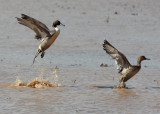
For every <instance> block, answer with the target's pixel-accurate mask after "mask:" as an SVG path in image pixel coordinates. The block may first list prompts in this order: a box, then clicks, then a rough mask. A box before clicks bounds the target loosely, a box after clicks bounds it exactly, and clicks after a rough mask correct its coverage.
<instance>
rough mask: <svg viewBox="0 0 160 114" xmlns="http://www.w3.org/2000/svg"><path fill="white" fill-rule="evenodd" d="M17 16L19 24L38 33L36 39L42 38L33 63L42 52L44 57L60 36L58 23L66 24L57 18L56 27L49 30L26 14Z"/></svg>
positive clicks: (54, 24)
mask: <svg viewBox="0 0 160 114" xmlns="http://www.w3.org/2000/svg"><path fill="white" fill-rule="evenodd" d="M16 18H17V20H18V23H19V24H22V25H24V26H27V27H28V28H30V29H32V30H33V31H34V32H35V33H36V35H35V39H37V40H41V43H40V44H39V46H38V51H37V53H36V55H35V57H34V60H33V64H34V61H35V59H36V57H37V56H38V55H39V54H40V53H41V58H43V57H44V54H45V50H47V49H48V48H49V47H50V46H51V45H52V44H53V42H54V41H55V40H56V38H57V37H58V35H59V33H60V29H59V28H57V26H58V25H62V26H65V25H63V24H62V23H61V22H60V21H59V20H56V21H54V22H53V28H54V29H53V30H49V29H48V27H47V26H46V25H45V24H43V23H42V22H40V21H38V20H36V19H34V18H32V17H30V16H27V15H25V14H21V18H18V17H16Z"/></svg>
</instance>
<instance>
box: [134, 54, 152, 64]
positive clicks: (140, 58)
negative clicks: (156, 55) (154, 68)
mask: <svg viewBox="0 0 160 114" xmlns="http://www.w3.org/2000/svg"><path fill="white" fill-rule="evenodd" d="M143 60H150V59H148V58H146V57H145V56H140V57H139V58H138V61H137V65H139V66H140V65H141V61H143Z"/></svg>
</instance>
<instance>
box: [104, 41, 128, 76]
mask: <svg viewBox="0 0 160 114" xmlns="http://www.w3.org/2000/svg"><path fill="white" fill-rule="evenodd" d="M103 49H104V50H105V51H106V53H108V54H109V55H110V56H111V57H112V58H113V59H114V60H115V62H116V65H117V70H119V72H118V73H121V74H122V73H123V70H125V69H128V68H129V67H130V66H131V64H130V63H129V61H128V60H127V58H126V56H125V55H124V54H123V53H121V52H119V51H118V50H117V49H116V48H115V47H113V46H112V45H111V44H110V43H109V42H108V41H107V40H104V44H103Z"/></svg>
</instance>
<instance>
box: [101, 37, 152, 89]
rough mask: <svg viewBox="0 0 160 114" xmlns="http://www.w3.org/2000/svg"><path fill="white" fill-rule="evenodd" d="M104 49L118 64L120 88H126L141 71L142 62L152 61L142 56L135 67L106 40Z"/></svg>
mask: <svg viewBox="0 0 160 114" xmlns="http://www.w3.org/2000/svg"><path fill="white" fill-rule="evenodd" d="M103 49H104V50H105V51H106V53H108V54H109V55H110V56H111V57H112V58H113V59H114V60H115V61H116V63H117V69H118V70H119V73H120V74H121V75H120V79H119V82H120V83H119V85H118V87H119V88H124V87H125V86H126V85H125V82H126V81H128V80H129V79H130V78H132V77H133V76H134V75H135V74H137V73H138V72H139V70H140V69H141V62H142V61H143V60H150V59H148V58H146V57H145V56H140V57H139V58H138V60H137V65H135V66H133V65H131V64H130V63H129V61H128V60H127V58H126V57H125V55H124V54H122V53H121V52H119V51H118V50H117V49H116V48H115V47H113V46H112V45H111V44H110V43H109V42H108V41H107V40H104V44H103Z"/></svg>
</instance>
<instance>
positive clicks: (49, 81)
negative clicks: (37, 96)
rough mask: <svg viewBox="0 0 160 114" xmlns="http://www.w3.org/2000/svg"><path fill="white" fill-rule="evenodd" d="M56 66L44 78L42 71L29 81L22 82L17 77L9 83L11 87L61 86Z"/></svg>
mask: <svg viewBox="0 0 160 114" xmlns="http://www.w3.org/2000/svg"><path fill="white" fill-rule="evenodd" d="M57 70H58V67H57V66H56V67H55V68H54V71H53V73H52V75H51V76H50V77H48V78H46V79H44V78H43V72H44V71H42V72H41V74H40V75H39V77H36V78H35V79H33V80H32V81H29V82H22V80H21V79H20V78H19V77H17V79H16V81H15V83H13V84H11V85H10V86H12V87H18V86H24V87H31V88H48V87H58V86H61V83H60V80H59V76H58V72H57Z"/></svg>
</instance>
